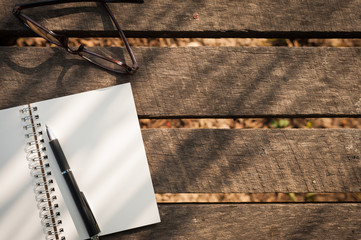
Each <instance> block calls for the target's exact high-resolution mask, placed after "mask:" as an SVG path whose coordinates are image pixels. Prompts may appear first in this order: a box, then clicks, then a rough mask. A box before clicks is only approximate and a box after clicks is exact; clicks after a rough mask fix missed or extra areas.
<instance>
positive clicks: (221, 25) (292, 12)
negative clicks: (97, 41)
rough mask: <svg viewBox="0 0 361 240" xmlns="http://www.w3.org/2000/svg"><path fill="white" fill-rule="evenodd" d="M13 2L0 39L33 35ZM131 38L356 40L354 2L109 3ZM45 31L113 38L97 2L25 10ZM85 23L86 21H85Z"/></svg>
mask: <svg viewBox="0 0 361 240" xmlns="http://www.w3.org/2000/svg"><path fill="white" fill-rule="evenodd" d="M26 2H32V0H22V1H20V0H17V1H7V0H1V2H0V29H1V30H0V35H3V36H4V35H6V36H19V35H26V36H30V35H33V33H32V32H31V31H29V30H28V29H26V28H25V27H24V26H22V25H21V24H20V23H19V22H18V21H17V20H16V19H15V17H14V16H13V15H12V9H13V6H14V5H15V4H16V3H26ZM109 5H110V8H111V9H112V11H113V12H114V14H115V16H116V18H117V19H118V21H119V23H120V26H121V27H122V28H123V30H125V32H126V34H127V35H128V36H132V37H272V38H273V37H277V38H280V37H281V38H296V37H308V38H311V37H313V38H316V37H333V38H346V37H354V38H358V37H360V35H361V26H360V24H359V22H360V19H361V16H360V11H359V10H360V9H361V1H359V0H347V1H346V0H344V1H338V0H328V1H327V2H325V1H323V0H307V1H291V0H286V1H271V0H254V1H239V0H227V1H224V0H223V1H222V0H199V1H193V0H184V1H176V2H175V1H173V0H146V1H144V4H130V3H110V4H109ZM27 12H29V14H30V13H31V14H32V16H34V17H36V18H37V19H39V21H41V22H42V23H44V24H46V25H47V26H48V27H49V28H51V30H54V31H56V32H60V33H66V34H67V35H68V36H117V33H116V32H115V31H114V27H113V25H112V22H111V20H110V18H109V16H107V15H106V12H105V10H104V9H102V6H101V5H100V4H99V3H73V4H69V3H68V4H64V5H62V6H51V7H42V8H39V9H34V10H28V11H27ZM89 20H91V21H89Z"/></svg>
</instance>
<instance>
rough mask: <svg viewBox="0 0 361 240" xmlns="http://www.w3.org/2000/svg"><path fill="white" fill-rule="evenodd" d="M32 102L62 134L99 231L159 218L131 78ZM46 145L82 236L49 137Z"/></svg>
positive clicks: (70, 236) (74, 236)
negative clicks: (110, 85) (97, 87)
mask: <svg viewBox="0 0 361 240" xmlns="http://www.w3.org/2000/svg"><path fill="white" fill-rule="evenodd" d="M31 106H33V107H34V106H37V107H38V114H39V117H40V119H39V120H40V122H41V123H42V124H43V126H44V125H45V124H46V125H48V127H49V128H50V129H51V130H52V131H53V133H54V135H55V136H56V137H57V138H58V140H59V143H60V144H61V146H62V149H63V151H64V154H65V155H66V157H67V160H68V162H69V165H70V167H71V169H72V172H73V174H74V177H75V179H76V181H77V183H78V185H79V188H80V190H81V191H82V192H83V193H84V195H85V197H86V198H87V200H88V203H89V205H90V207H91V209H92V211H93V213H94V216H95V218H96V220H97V222H98V224H99V227H100V229H101V235H105V234H110V233H114V232H119V231H122V230H126V229H131V228H136V227H140V226H144V225H149V224H154V223H157V222H160V218H159V212H158V208H157V203H156V200H155V195H154V190H153V185H152V181H151V176H150V172H149V167H148V162H147V158H146V154H145V150H144V145H143V140H142V135H141V131H140V127H139V122H138V117H137V113H136V109H135V103H134V99H133V95H132V90H131V86H130V84H129V83H127V84H122V85H118V86H114V87H109V88H105V89H100V90H95V91H90V92H85V93H80V94H75V95H70V96H66V97H61V98H56V99H51V100H46V101H42V102H37V103H33V104H31ZM44 131H45V127H44ZM44 138H45V139H47V137H44ZM46 147H47V150H46V151H47V154H48V155H49V162H50V164H51V166H52V172H53V174H54V177H55V179H56V181H57V183H58V185H59V188H60V190H61V193H62V195H63V197H64V199H65V205H66V206H67V209H68V211H69V212H70V215H71V218H72V220H73V221H74V224H75V226H76V229H77V231H78V233H79V235H80V238H81V239H84V238H86V237H87V233H86V230H85V228H84V226H83V224H82V221H81V218H80V215H79V213H78V211H77V209H76V206H75V205H74V203H73V201H72V198H71V194H70V192H69V190H68V188H67V186H66V183H65V181H64V179H63V177H62V175H61V174H60V170H59V168H58V165H57V163H56V160H55V158H54V156H53V153H52V151H51V148H50V146H49V145H48V143H47V141H46ZM60 204H61V203H60ZM66 214H67V213H65V215H66ZM64 233H65V236H66V239H67V240H68V239H69V240H72V239H74V240H78V239H79V237H78V235H77V233H76V231H75V230H74V229H72V228H70V229H66V228H65V227H64Z"/></svg>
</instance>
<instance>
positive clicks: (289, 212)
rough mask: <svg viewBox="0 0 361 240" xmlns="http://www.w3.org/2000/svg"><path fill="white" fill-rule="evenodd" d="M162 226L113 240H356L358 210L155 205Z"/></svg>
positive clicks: (360, 233) (317, 206) (112, 238)
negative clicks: (320, 239)
mask: <svg viewBox="0 0 361 240" xmlns="http://www.w3.org/2000/svg"><path fill="white" fill-rule="evenodd" d="M159 210H160V214H161V219H162V222H161V223H158V224H155V225H152V226H148V227H143V228H139V229H135V230H130V231H127V232H124V233H116V234H113V235H108V236H105V237H103V238H102V239H104V240H119V239H189V240H191V239H192V240H193V239H194V240H198V239H205V240H208V239H319V238H321V237H322V238H325V239H337V240H338V239H359V238H361V228H360V224H361V219H360V211H361V204H160V206H159Z"/></svg>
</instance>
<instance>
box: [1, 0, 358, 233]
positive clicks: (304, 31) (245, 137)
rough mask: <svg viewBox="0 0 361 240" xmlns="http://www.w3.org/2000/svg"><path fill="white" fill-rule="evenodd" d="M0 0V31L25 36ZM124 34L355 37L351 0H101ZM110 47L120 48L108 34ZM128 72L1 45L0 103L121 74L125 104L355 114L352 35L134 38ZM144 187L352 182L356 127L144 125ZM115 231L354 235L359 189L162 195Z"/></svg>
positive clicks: (71, 22) (106, 81) (268, 187)
mask: <svg viewBox="0 0 361 240" xmlns="http://www.w3.org/2000/svg"><path fill="white" fill-rule="evenodd" d="M24 2H30V1H19V0H17V1H5V0H1V1H0V6H1V7H0V36H1V37H2V38H3V39H5V38H6V39H8V38H11V37H24V36H34V33H32V32H31V31H30V30H28V29H26V27H24V26H23V25H22V24H21V23H20V22H19V21H18V20H17V19H16V18H15V17H14V16H13V15H12V13H11V12H12V8H13V6H14V4H15V3H24ZM109 6H110V8H111V10H112V11H114V14H115V17H116V18H117V20H118V21H119V23H120V25H121V27H122V29H123V30H124V31H125V34H126V36H127V37H192V38H193V37H201V38H209V37H211V38H214V37H232V38H233V37H241V38H243V37H255V38H361V24H360V22H361V21H360V20H361V15H360V9H361V1H358V0H350V1H337V0H331V1H327V2H324V1H321V0H314V1H282V2H279V1H270V0H255V1H239V0H228V1H218V0H202V1H191V0H184V1H171V0H145V3H144V4H130V3H110V4H109ZM47 9H48V10H47V11H44V10H41V9H36V10H35V11H33V13H34V15H35V16H43V17H44V20H42V22H43V23H46V24H47V26H49V28H51V29H52V30H53V31H54V32H58V33H61V34H66V35H67V36H76V37H93V36H102V37H104V36H107V37H116V36H117V32H116V31H115V28H114V27H113V26H112V24H111V21H110V19H109V17H108V16H107V15H106V14H105V11H103V9H101V7H100V4H99V3H71V4H67V5H62V6H52V7H49V8H47ZM110 50H111V51H113V52H115V53H116V54H118V55H119V56H123V55H126V54H125V52H124V50H123V49H122V48H118V47H115V48H111V49H110ZM133 50H134V54H135V56H136V58H137V60H138V62H139V65H140V69H139V71H138V72H137V73H136V74H135V75H133V76H123V75H119V74H113V73H111V72H108V71H105V70H101V69H99V68H97V67H94V66H93V65H91V64H89V63H87V62H86V61H84V60H82V59H80V58H79V57H77V56H73V55H70V54H67V53H66V52H65V51H64V50H63V49H60V48H56V47H40V48H38V47H9V46H1V47H0V53H1V61H0V70H1V71H0V73H1V76H0V109H4V108H8V107H13V106H17V105H21V104H26V103H28V102H34V101H41V100H45V99H50V98H54V97H60V96H65V95H70V94H74V93H79V92H84V91H88V90H93V89H98V88H103V87H108V86H113V85H117V84H121V83H124V82H129V81H130V82H131V84H132V89H133V93H134V97H135V101H136V106H137V111H138V115H139V118H141V119H147V118H162V119H168V118H179V119H183V118H249V117H252V118H255V117H267V118H278V117H291V118H296V117H297V118H307V117H331V118H336V117H356V118H359V117H361V94H360V93H361V91H360V90H361V87H360V86H361V77H360V76H361V71H360V69H361V57H360V56H361V49H360V48H357V47H353V48H338V47H332V48H313V47H303V48H288V47H177V48H165V47H164V48H163V47H153V48H142V47H135V48H134V49H133ZM142 134H143V138H144V144H145V147H146V151H147V156H148V160H149V164H150V168H151V174H152V179H153V183H154V188H155V191H156V192H157V193H240V192H241V193H274V192H283V193H307V192H318V193H328V192H360V191H361V131H360V129H290V130H282V129H272V130H261V129H248V130H244V129H233V130H229V129H157V128H156V129H146V130H142ZM159 210H160V214H161V219H162V223H160V224H156V225H153V226H148V227H143V228H139V229H135V230H131V231H127V232H124V233H117V234H113V235H110V236H107V237H104V238H103V239H104V240H115V239H282V238H283V239H305V238H310V239H314V238H327V239H328V238H331V239H358V238H360V237H361V227H360V226H361V215H360V211H361V205H360V203H249V204H244V203H228V204H227V203H211V204H207V203H169V204H168V203H167V204H163V203H162V204H159Z"/></svg>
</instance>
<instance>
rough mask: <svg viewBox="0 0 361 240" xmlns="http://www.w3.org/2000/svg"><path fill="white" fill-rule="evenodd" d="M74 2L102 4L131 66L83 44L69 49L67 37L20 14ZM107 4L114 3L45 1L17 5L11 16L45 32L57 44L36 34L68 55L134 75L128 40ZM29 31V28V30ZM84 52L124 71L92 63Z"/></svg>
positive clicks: (63, 0)
mask: <svg viewBox="0 0 361 240" xmlns="http://www.w3.org/2000/svg"><path fill="white" fill-rule="evenodd" d="M74 2H100V3H102V5H103V6H104V7H105V9H106V10H107V12H108V14H109V16H110V17H111V19H112V21H113V23H114V25H115V27H116V28H117V30H118V32H119V35H120V37H121V39H122V40H123V42H124V44H125V48H126V49H127V52H128V54H129V56H130V59H131V60H132V66H131V67H130V66H128V65H127V64H126V63H123V62H121V61H118V60H115V59H113V58H109V57H106V56H103V55H100V54H98V53H95V52H92V51H89V50H87V49H86V48H85V47H84V45H83V44H81V45H80V46H79V48H78V49H76V50H74V49H72V48H70V47H69V45H68V42H69V38H68V37H67V36H64V35H60V34H57V33H54V32H53V31H51V30H49V29H47V28H46V27H44V26H43V25H41V24H40V23H38V22H36V21H34V20H33V19H31V18H30V17H29V16H27V15H26V14H24V13H23V12H22V10H23V9H28V8H33V7H41V6H47V5H54V4H62V3H74ZM107 2H114V1H109V0H108V1H107V0H62V1H59V0H47V1H41V2H33V3H25V4H17V5H15V7H14V9H13V14H14V15H15V16H16V17H17V18H18V19H19V20H20V21H21V22H23V23H24V24H25V25H26V26H27V27H29V28H30V26H29V25H28V24H27V23H26V22H25V21H24V19H26V20H27V21H29V22H31V23H32V24H34V25H35V26H36V27H38V28H40V29H41V30H43V31H45V32H46V33H47V34H50V35H51V36H52V37H53V38H55V39H56V40H57V41H58V42H59V43H60V44H59V43H57V42H54V41H52V40H51V39H49V38H45V37H43V36H41V35H40V34H38V35H39V36H40V37H42V38H44V39H46V40H47V41H49V42H51V43H53V44H55V45H57V46H59V47H62V48H64V49H65V50H66V51H67V52H68V53H71V54H78V55H79V56H80V57H82V58H83V59H85V60H87V61H89V62H91V63H93V64H95V65H97V66H99V67H102V68H105V69H107V70H110V71H113V72H117V73H122V74H134V73H135V72H136V71H137V70H138V69H139V66H138V63H137V61H136V59H135V56H134V53H133V51H132V49H131V48H130V46H129V43H128V40H127V38H126V37H125V34H124V32H123V31H122V30H121V28H120V26H119V24H118V22H117V20H116V19H115V17H114V15H113V13H112V12H111V10H110V9H109V6H108V5H107V4H106V3H107ZM123 2H130V1H123ZM131 2H137V3H142V2H143V1H142V0H135V1H134V0H133V1H131ZM30 29H31V28H30ZM31 30H32V31H34V30H33V29H31ZM82 52H84V53H87V54H90V55H92V56H95V57H98V58H101V59H103V60H105V61H108V62H111V63H114V64H116V65H118V66H121V67H122V68H123V69H124V71H120V70H116V69H112V68H108V67H106V66H103V65H100V64H98V63H96V62H94V61H92V60H91V59H89V58H87V57H85V56H84V55H82V54H81V53H82Z"/></svg>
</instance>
